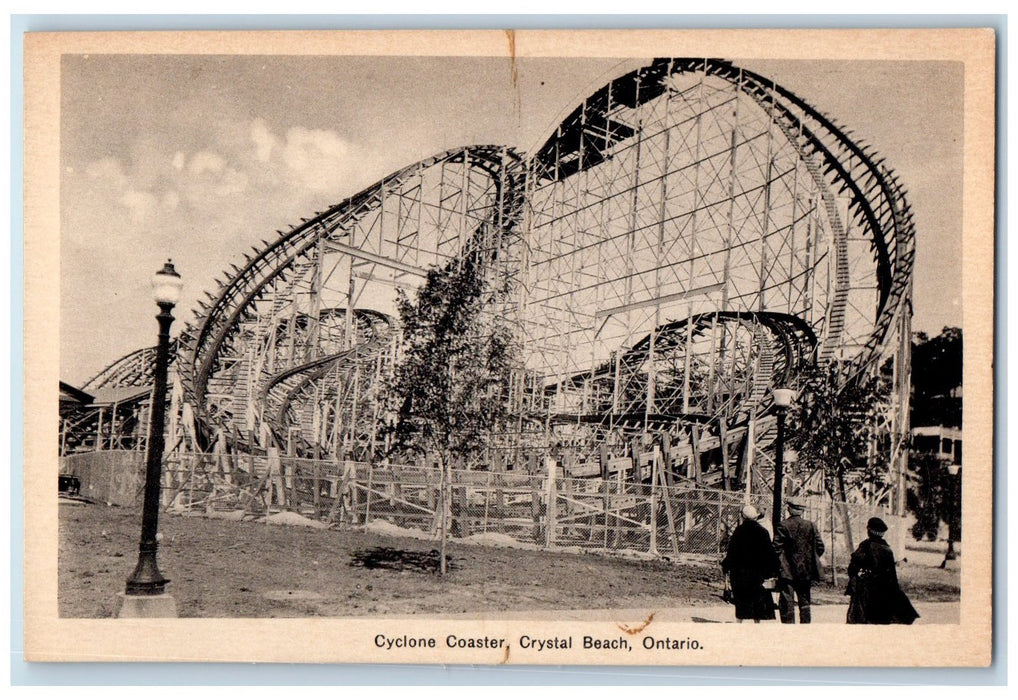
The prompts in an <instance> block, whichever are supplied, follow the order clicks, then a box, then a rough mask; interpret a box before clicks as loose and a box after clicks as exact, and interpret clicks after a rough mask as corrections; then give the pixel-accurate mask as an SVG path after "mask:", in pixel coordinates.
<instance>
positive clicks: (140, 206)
mask: <svg viewBox="0 0 1018 700" xmlns="http://www.w3.org/2000/svg"><path fill="white" fill-rule="evenodd" d="M120 203H121V204H123V205H124V206H125V207H127V209H128V211H129V212H130V216H131V221H132V222H133V223H136V224H139V223H141V222H143V221H145V219H147V218H148V216H149V214H151V213H152V211H153V210H154V209H155V208H156V204H157V203H158V200H157V199H156V196H155V195H154V194H152V193H151V192H142V191H139V190H134V189H128V190H127V191H126V192H124V194H123V196H122V197H121V198H120Z"/></svg>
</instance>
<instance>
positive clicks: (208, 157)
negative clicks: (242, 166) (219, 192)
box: [187, 151, 226, 175]
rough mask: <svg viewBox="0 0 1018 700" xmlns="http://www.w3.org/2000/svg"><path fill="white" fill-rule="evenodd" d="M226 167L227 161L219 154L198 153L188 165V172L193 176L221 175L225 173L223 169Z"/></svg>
mask: <svg viewBox="0 0 1018 700" xmlns="http://www.w3.org/2000/svg"><path fill="white" fill-rule="evenodd" d="M224 167H226V161H225V160H223V157H222V156H221V155H219V154H218V153H213V152H212V151H198V152H197V153H195V154H194V155H193V156H191V161H190V162H189V163H188V164H187V170H188V172H190V173H191V174H192V175H202V174H204V173H214V174H217V175H218V174H219V173H221V172H223V168H224Z"/></svg>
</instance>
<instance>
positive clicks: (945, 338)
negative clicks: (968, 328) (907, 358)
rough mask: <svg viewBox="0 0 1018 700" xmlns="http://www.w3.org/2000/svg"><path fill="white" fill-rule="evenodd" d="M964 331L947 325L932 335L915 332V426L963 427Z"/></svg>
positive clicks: (913, 354) (913, 399)
mask: <svg viewBox="0 0 1018 700" xmlns="http://www.w3.org/2000/svg"><path fill="white" fill-rule="evenodd" d="M961 385H962V333H961V329H960V328H953V327H945V328H944V329H943V330H942V331H941V333H940V335H938V336H936V337H934V338H930V337H929V336H928V335H927V334H926V333H916V334H915V339H914V340H913V342H912V403H911V405H912V416H911V424H912V425H947V426H953V427H961V409H962V399H961V397H960V396H959V395H958V389H959V388H960V387H961Z"/></svg>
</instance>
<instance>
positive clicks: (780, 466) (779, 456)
mask: <svg viewBox="0 0 1018 700" xmlns="http://www.w3.org/2000/svg"><path fill="white" fill-rule="evenodd" d="M794 397H795V390H794V389H775V390H774V412H775V414H776V415H777V418H778V435H777V437H776V438H775V440H774V502H773V503H772V504H771V524H772V525H773V526H774V532H777V531H778V525H779V524H780V523H781V485H782V482H783V481H784V478H785V475H784V469H785V414H786V413H788V407H789V406H791V405H792V399H793V398H794Z"/></svg>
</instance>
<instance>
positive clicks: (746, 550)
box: [721, 505, 778, 622]
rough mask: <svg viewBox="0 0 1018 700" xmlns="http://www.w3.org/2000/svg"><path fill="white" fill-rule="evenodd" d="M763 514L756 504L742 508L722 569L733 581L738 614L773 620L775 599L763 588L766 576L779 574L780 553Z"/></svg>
mask: <svg viewBox="0 0 1018 700" xmlns="http://www.w3.org/2000/svg"><path fill="white" fill-rule="evenodd" d="M761 517H762V516H761V515H760V513H759V512H758V511H757V509H756V508H754V507H753V506H750V505H747V506H746V507H744V508H743V509H742V522H741V523H739V526H738V527H736V528H735V531H734V532H733V533H732V538H731V539H730V540H729V541H728V553H727V555H726V556H725V558H724V560H723V561H722V562H721V568H722V570H723V571H724V572H725V573H726V574H728V577H729V580H730V581H731V582H732V597H733V598H734V599H735V617H736V619H737V620H738V621H739V622H742V621H743V620H754V621H756V622H759V621H760V620H773V619H774V599H773V598H772V597H771V594H770V591H767V590H766V589H764V580H765V579H768V578H774V577H775V576H777V575H778V557H777V555H776V554H775V553H774V547H773V546H772V545H771V536H770V535H769V534H768V532H767V530H766V529H764V527H763V525H761V524H760V518H761Z"/></svg>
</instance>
